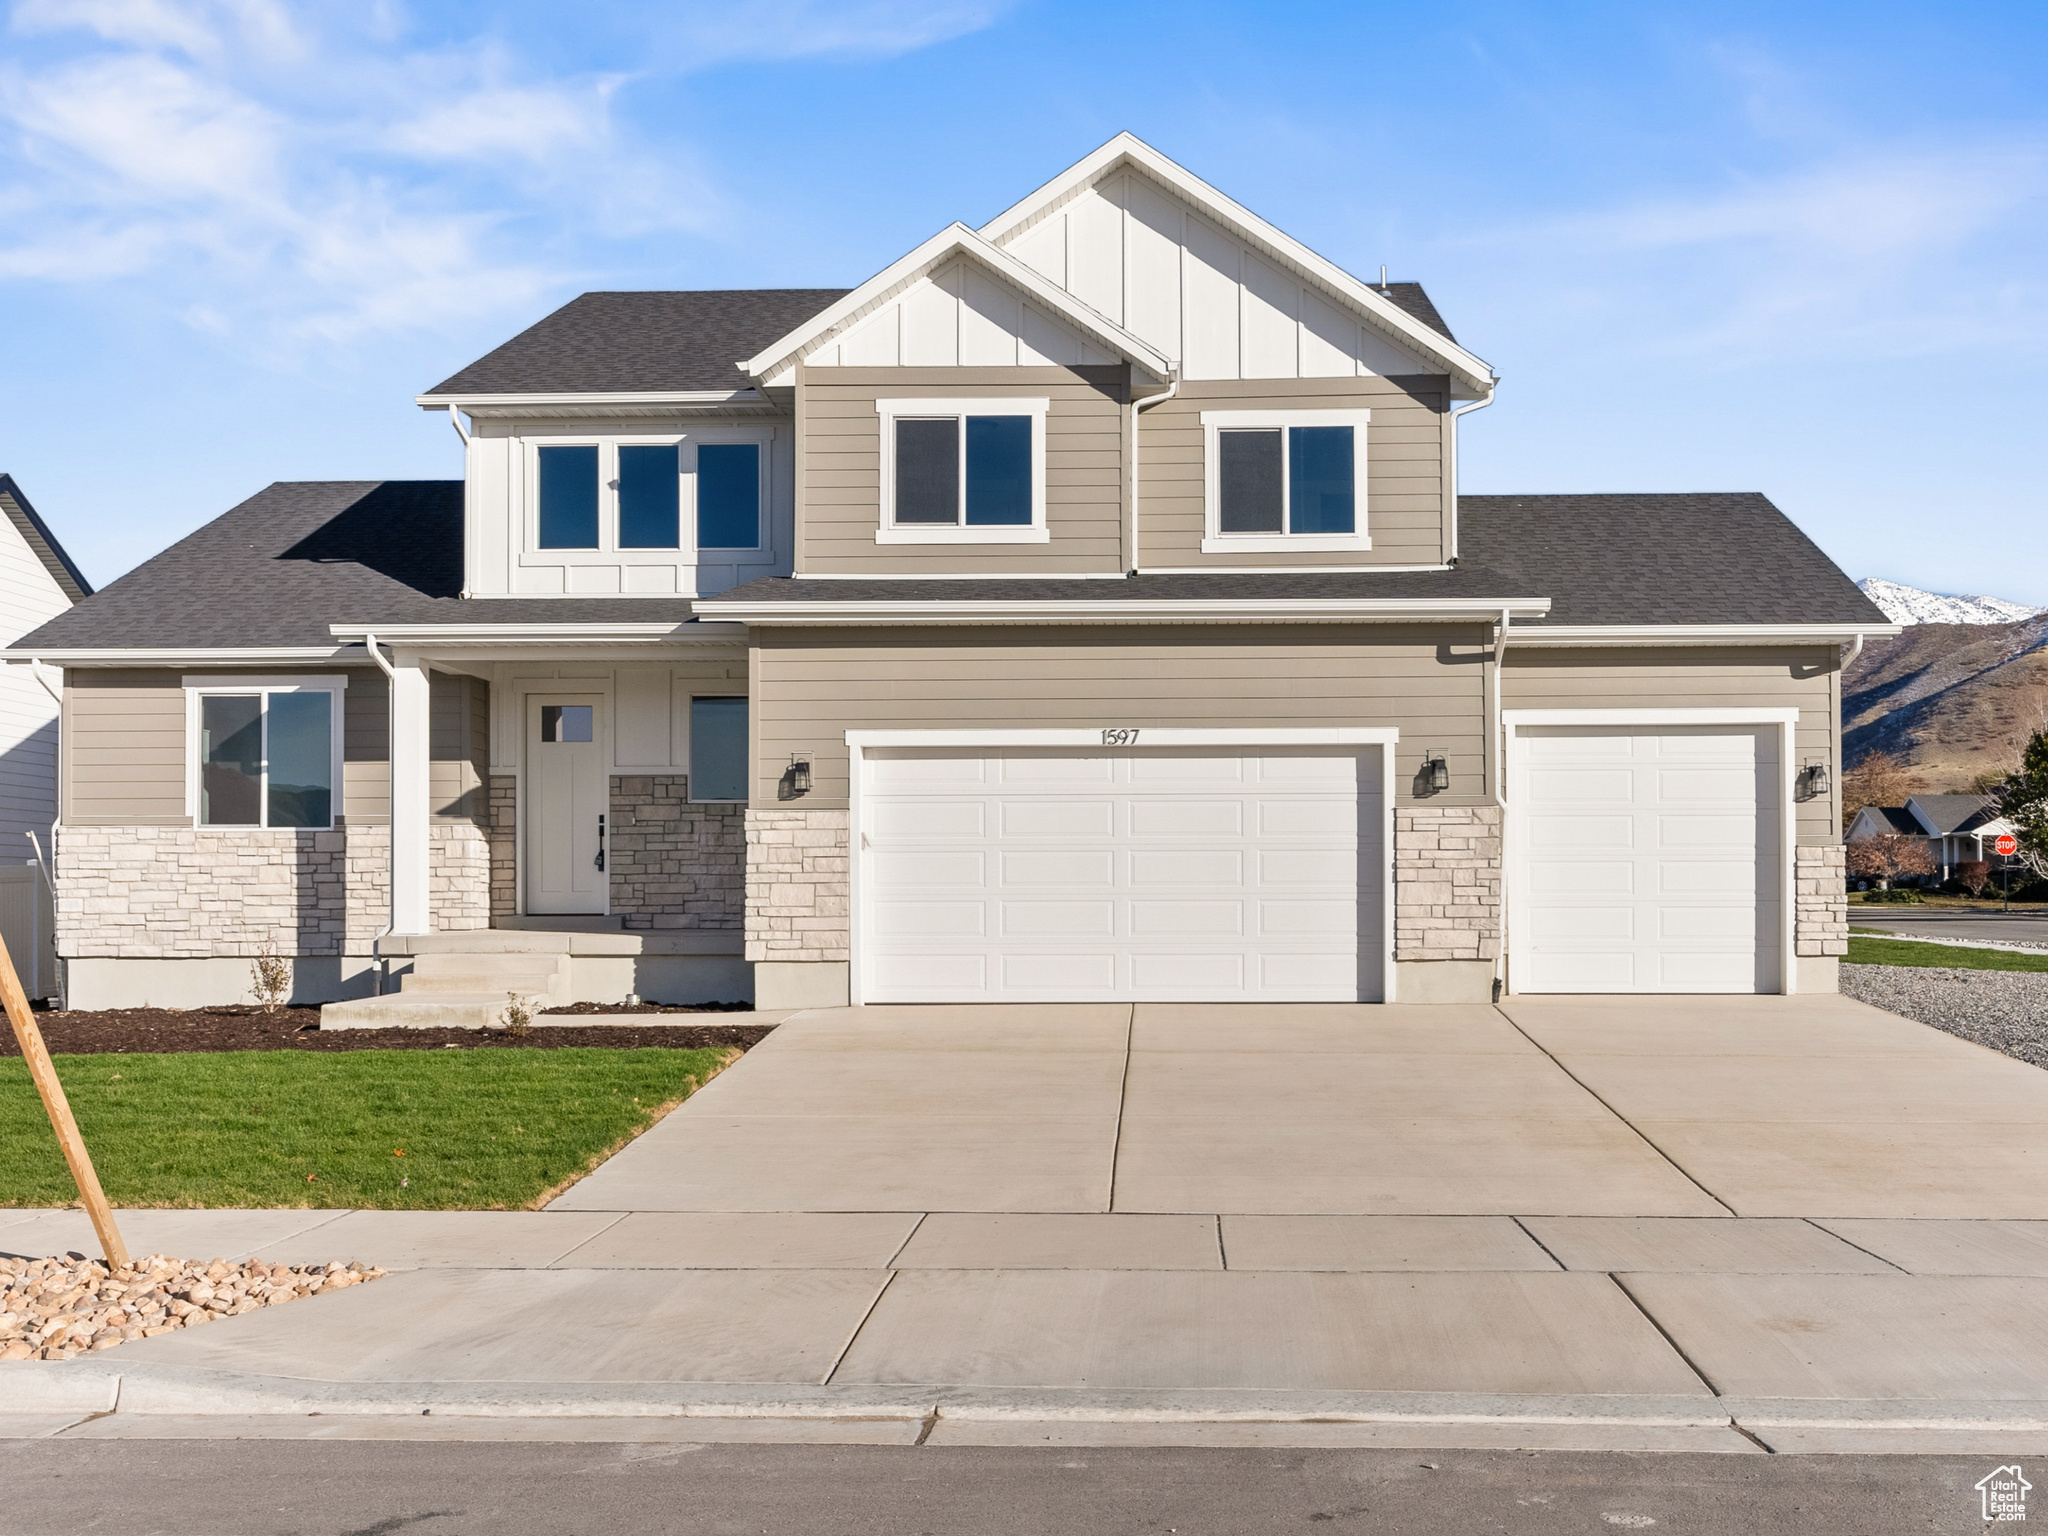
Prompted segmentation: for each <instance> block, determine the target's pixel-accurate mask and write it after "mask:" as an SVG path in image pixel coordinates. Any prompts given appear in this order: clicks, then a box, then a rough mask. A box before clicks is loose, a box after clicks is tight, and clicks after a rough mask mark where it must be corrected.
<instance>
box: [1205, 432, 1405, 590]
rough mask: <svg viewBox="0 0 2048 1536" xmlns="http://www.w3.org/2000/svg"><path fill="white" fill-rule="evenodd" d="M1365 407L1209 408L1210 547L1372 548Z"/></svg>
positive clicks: (1231, 549) (1221, 550)
mask: <svg viewBox="0 0 2048 1536" xmlns="http://www.w3.org/2000/svg"><path fill="white" fill-rule="evenodd" d="M1369 416H1370V412H1368V411H1363V410H1359V411H1293V412H1288V411H1204V412H1203V413H1202V429H1203V437H1204V439H1205V444H1206V448H1207V455H1206V457H1207V462H1208V496H1207V500H1208V530H1207V537H1205V538H1204V539H1203V540H1202V549H1203V551H1204V552H1205V553H1209V554H1216V553H1229V552H1275V551H1287V550H1309V549H1370V548H1371V547H1372V543H1371V540H1370V539H1369V538H1368V537H1367V536H1366V519H1365V510H1366V508H1365V432H1366V423H1367V420H1368V418H1369Z"/></svg>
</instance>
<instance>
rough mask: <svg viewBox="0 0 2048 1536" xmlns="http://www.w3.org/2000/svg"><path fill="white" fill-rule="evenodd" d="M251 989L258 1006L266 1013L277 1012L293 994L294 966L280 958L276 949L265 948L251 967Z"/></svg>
mask: <svg viewBox="0 0 2048 1536" xmlns="http://www.w3.org/2000/svg"><path fill="white" fill-rule="evenodd" d="M249 990H250V991H251V992H253V993H255V994H256V1003H257V1006H258V1007H260V1008H261V1009H262V1010H263V1011H264V1012H265V1013H275V1012H277V1010H278V1008H279V1006H280V1005H282V1004H283V1002H284V1000H285V999H286V998H288V997H290V996H291V995H292V968H291V967H290V966H288V965H286V964H285V963H284V961H282V960H280V959H279V958H278V956H277V952H276V951H275V950H273V949H269V948H266V949H264V951H263V953H261V954H260V955H258V956H257V957H256V959H255V962H254V963H253V964H252V965H251V966H250V967H249Z"/></svg>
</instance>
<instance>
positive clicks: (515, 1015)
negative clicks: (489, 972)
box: [505, 992, 533, 1036]
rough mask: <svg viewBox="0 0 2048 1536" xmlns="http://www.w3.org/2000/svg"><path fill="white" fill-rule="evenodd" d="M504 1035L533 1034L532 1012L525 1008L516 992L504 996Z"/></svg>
mask: <svg viewBox="0 0 2048 1536" xmlns="http://www.w3.org/2000/svg"><path fill="white" fill-rule="evenodd" d="M505 1033H506V1034H508V1035H519V1036H525V1035H530V1034H532V1033H533V1010H532V1009H531V1008H529V1007H527V1006H526V1004H525V1002H523V1001H522V1000H521V999H520V996H519V994H518V993H517V992H507V993H506V994H505Z"/></svg>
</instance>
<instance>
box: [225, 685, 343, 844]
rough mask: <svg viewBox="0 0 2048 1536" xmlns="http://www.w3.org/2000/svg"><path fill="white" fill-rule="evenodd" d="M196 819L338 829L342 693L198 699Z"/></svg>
mask: <svg viewBox="0 0 2048 1536" xmlns="http://www.w3.org/2000/svg"><path fill="white" fill-rule="evenodd" d="M194 697H195V701H196V707H195V709H194V716H195V719H194V724H195V726H196V727H197V730H196V736H197V740H196V741H195V743H194V747H195V756H196V758H197V761H196V763H195V764H194V770H195V771H194V773H193V789H194V799H195V802H196V803H195V804H194V806H193V808H192V809H193V819H194V820H195V821H196V822H197V823H198V824H199V825H200V826H202V827H331V826H333V825H334V812H335V804H334V791H335V785H336V782H337V779H338V776H339V759H340V755H341V754H340V750H339V749H340V743H341V730H340V718H339V717H340V713H341V708H340V701H341V693H340V691H339V690H338V689H335V688H332V687H330V686H328V685H326V684H324V683H323V684H321V685H318V686H310V687H299V686H294V687H291V688H278V689H268V688H258V689H251V690H250V691H248V692H246V693H245V692H240V691H236V692H227V691H215V690H207V691H204V692H195V695H194Z"/></svg>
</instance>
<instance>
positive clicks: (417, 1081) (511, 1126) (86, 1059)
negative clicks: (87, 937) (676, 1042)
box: [0, 1048, 732, 1210]
mask: <svg viewBox="0 0 2048 1536" xmlns="http://www.w3.org/2000/svg"><path fill="white" fill-rule="evenodd" d="M731 1054H732V1053H731V1052H730V1051H726V1050H692V1051H674V1050H656V1049H647V1050H624V1051H622V1050H591V1049H578V1048H569V1049H560V1050H521V1049H516V1048H513V1049H500V1050H489V1051H342V1052H332V1053H329V1052H317V1053H316V1052H311V1051H305V1052H301V1051H224V1052H218V1053H214V1052H190V1053H184V1054H177V1055H162V1056H142V1055H137V1056H124V1055H94V1056H59V1057H57V1058H56V1061H57V1073H58V1076H59V1077H60V1078H62V1080H63V1082H64V1088H65V1093H66V1095H67V1096H68V1097H69V1098H70V1100H71V1108H72V1111H73V1113H74V1114H76V1115H77V1117H78V1124H79V1128H80V1129H81V1130H82V1131H83V1132H84V1134H85V1139H86V1144H87V1146H88V1147H90V1148H91V1150H92V1155H93V1162H94V1164H95V1165H96V1166H97V1168H98V1169H99V1175H100V1182H101V1184H102V1185H104V1186H105V1188H106V1191H107V1198H108V1199H110V1200H112V1201H113V1202H114V1203H115V1204H116V1205H131V1206H201V1207H203V1206H358V1207H372V1208H378V1209H383V1210H466V1209H502V1208H514V1209H516V1208H519V1207H524V1206H531V1205H533V1204H534V1203H536V1202H537V1201H538V1200H539V1198H540V1197H541V1196H542V1195H543V1194H544V1193H546V1192H548V1191H550V1190H553V1189H555V1188H556V1187H557V1186H559V1185H561V1184H563V1183H565V1182H567V1181H568V1180H570V1179H573V1178H576V1177H578V1176H580V1175H582V1174H584V1173H587V1172H588V1171H589V1170H590V1169H591V1168H592V1167H593V1166H595V1165H596V1163H597V1162H598V1161H599V1160H600V1159H602V1158H603V1157H604V1156H605V1155H607V1154H608V1153H609V1152H611V1151H612V1150H613V1149H614V1148H616V1147H617V1146H619V1145H620V1144H621V1143H623V1142H625V1141H627V1140H629V1139H630V1138H631V1137H633V1136H635V1135H637V1134H638V1133H639V1132H640V1131H642V1130H644V1129H645V1128H646V1127H647V1126H648V1125H649V1124H651V1123H652V1122H653V1121H654V1119H655V1118H656V1117H657V1116H658V1115H659V1114H660V1112H661V1110H662V1109H663V1108H664V1107H665V1106H667V1105H671V1104H673V1103H675V1102H677V1101H678V1100H680V1099H684V1098H687V1097H688V1096H689V1095H690V1093H692V1092H693V1091H694V1090H695V1089H696V1088H698V1087H699V1086H701V1085H702V1084H703V1083H705V1082H707V1081H709V1080H710V1078H711V1077H712V1075H713V1074H715V1073H716V1072H717V1071H718V1069H719V1068H720V1066H722V1065H723V1064H724V1063H725V1061H726V1060H728V1059H729V1057H730V1056H731ZM77 1194H78V1192H77V1189H76V1188H75V1187H74V1186H73V1184H72V1182H71V1176H70V1174H69V1173H68V1172H67V1171H66V1169H65V1166H64V1158H63V1154H62V1153H61V1152H59V1151H58V1148H57V1141H56V1138H55V1137H54V1136H53V1135H52V1134H51V1132H50V1124H49V1121H48V1120H47V1119H45V1118H44V1115H43V1107H42V1101H41V1100H40V1099H38V1098H37V1097H36V1092H35V1088H34V1085H33V1084H32V1083H31V1082H30V1081H29V1076H28V1069H27V1067H26V1066H25V1065H24V1064H23V1063H22V1061H21V1060H20V1059H19V1058H18V1057H10V1058H7V1059H4V1060H0V1206H8V1205H67V1204H70V1203H71V1202H72V1201H74V1200H76V1199H77Z"/></svg>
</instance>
